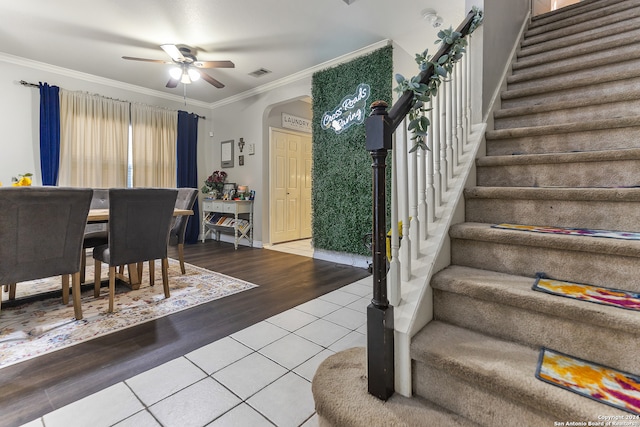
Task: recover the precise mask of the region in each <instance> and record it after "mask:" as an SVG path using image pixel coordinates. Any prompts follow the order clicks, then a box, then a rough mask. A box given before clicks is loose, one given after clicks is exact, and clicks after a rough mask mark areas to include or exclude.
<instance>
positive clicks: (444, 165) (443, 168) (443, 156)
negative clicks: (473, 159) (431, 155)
mask: <svg viewBox="0 0 640 427" xmlns="http://www.w3.org/2000/svg"><path fill="white" fill-rule="evenodd" d="M445 86H446V84H444V83H443V84H441V85H440V91H439V92H440V93H439V95H438V106H439V107H440V108H439V109H440V184H441V185H442V193H446V192H447V190H448V189H449V172H448V169H449V164H448V161H447V118H446V116H447V106H446V98H447V91H446V88H445Z"/></svg>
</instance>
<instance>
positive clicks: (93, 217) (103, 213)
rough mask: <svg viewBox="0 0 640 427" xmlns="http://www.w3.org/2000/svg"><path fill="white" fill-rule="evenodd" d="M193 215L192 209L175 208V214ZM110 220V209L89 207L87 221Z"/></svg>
mask: <svg viewBox="0 0 640 427" xmlns="http://www.w3.org/2000/svg"><path fill="white" fill-rule="evenodd" d="M181 215H193V211H192V210H191V209H177V208H176V209H174V210H173V216H181ZM107 221H109V209H89V215H87V222H89V223H92V222H107Z"/></svg>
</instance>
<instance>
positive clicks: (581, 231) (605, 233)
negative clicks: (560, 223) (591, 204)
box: [491, 224, 640, 240]
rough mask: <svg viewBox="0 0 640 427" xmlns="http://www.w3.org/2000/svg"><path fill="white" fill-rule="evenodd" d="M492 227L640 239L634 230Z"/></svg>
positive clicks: (512, 225)
mask: <svg viewBox="0 0 640 427" xmlns="http://www.w3.org/2000/svg"><path fill="white" fill-rule="evenodd" d="M491 227H492V228H502V229H505V230H520V231H530V232H533V233H548V234H565V235H570V236H589V237H608V238H611V239H624V240H640V233H634V232H632V231H616V230H598V229H589V228H571V227H544V226H539V225H520V224H496V225H492V226H491Z"/></svg>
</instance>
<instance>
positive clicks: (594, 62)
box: [507, 30, 640, 89]
mask: <svg viewBox="0 0 640 427" xmlns="http://www.w3.org/2000/svg"><path fill="white" fill-rule="evenodd" d="M638 34H640V30H638V31H637V32H636V36H637V35H638ZM631 40H632V39H631ZM635 40H638V39H637V38H636V39H635ZM619 42H624V43H625V44H624V45H619V46H618V47H617V48H616V49H609V50H605V51H598V52H585V53H583V54H581V55H573V56H569V57H564V58H558V59H551V58H547V60H546V61H544V62H542V61H539V62H537V63H533V62H532V61H528V62H529V63H530V64H531V65H530V66H529V67H528V68H524V69H522V68H521V69H519V72H517V73H514V74H513V75H511V76H508V77H507V84H508V86H509V88H514V89H515V88H519V87H521V86H522V87H526V86H524V85H523V84H524V83H530V82H539V81H540V80H541V79H545V80H546V79H549V78H551V77H555V80H557V79H559V78H560V77H562V76H566V74H567V73H570V74H571V75H572V76H575V77H580V76H582V75H585V76H586V75H588V74H587V72H589V71H593V70H594V69H598V71H599V73H600V74H602V67H606V69H607V72H615V69H616V68H618V69H624V67H633V64H634V62H633V60H634V59H638V58H640V48H638V46H637V43H632V42H630V38H624V39H622V40H619ZM548 56H551V55H548ZM556 58H557V56H556Z"/></svg>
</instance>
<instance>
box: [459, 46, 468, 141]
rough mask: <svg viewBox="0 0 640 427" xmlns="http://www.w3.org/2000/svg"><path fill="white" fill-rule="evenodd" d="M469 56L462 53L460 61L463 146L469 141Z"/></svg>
mask: <svg viewBox="0 0 640 427" xmlns="http://www.w3.org/2000/svg"><path fill="white" fill-rule="evenodd" d="M467 77H468V76H467V56H466V54H465V55H462V59H461V63H460V80H461V87H462V93H461V94H460V95H461V96H460V100H461V104H460V118H461V121H462V146H463V147H466V146H467V144H468V143H469V126H468V125H467V92H468V90H469V86H468V83H469V80H468V78H467Z"/></svg>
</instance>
